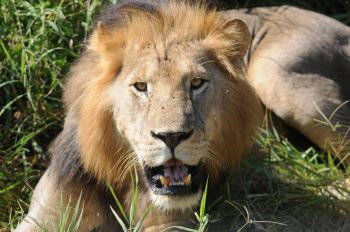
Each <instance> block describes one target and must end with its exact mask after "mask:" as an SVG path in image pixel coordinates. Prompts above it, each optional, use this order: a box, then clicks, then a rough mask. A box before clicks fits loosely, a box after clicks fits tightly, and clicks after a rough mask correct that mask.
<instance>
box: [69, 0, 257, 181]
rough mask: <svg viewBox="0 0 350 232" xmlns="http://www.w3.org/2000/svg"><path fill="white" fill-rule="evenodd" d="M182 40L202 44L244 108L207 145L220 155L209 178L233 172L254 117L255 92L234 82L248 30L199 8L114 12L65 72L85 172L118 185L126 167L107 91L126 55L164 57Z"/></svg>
mask: <svg viewBox="0 0 350 232" xmlns="http://www.w3.org/2000/svg"><path fill="white" fill-rule="evenodd" d="M188 41H198V43H201V44H202V45H203V48H204V49H205V50H206V51H207V54H208V56H210V57H211V58H212V59H215V60H216V61H217V64H218V65H219V66H220V67H221V68H222V70H224V71H225V72H226V73H228V75H230V76H232V77H233V78H232V81H233V82H234V83H235V87H233V88H235V89H233V90H234V91H233V94H234V96H235V97H237V98H239V99H241V101H239V102H238V103H239V104H242V105H237V101H235V102H232V103H231V102H228V114H227V118H226V120H225V121H223V122H222V130H223V132H222V133H221V135H222V136H221V138H218V141H220V142H214V143H213V144H214V146H215V147H214V148H213V150H215V152H214V153H216V154H220V156H218V155H217V156H218V157H217V158H218V159H217V161H218V162H216V163H212V164H209V166H208V170H209V172H210V175H212V176H213V178H214V176H216V174H217V172H218V169H219V168H221V170H222V168H224V169H232V168H233V167H234V166H236V165H237V163H238V162H239V160H240V159H241V155H242V153H243V151H244V150H245V149H246V148H247V146H248V144H249V142H250V140H251V136H252V135H253V134H254V131H255V130H256V127H257V125H258V122H259V117H260V105H258V100H257V97H256V95H255V94H254V91H253V90H252V89H251V88H250V86H248V84H247V83H246V82H245V81H244V80H243V78H240V77H241V75H242V74H241V67H240V62H241V59H242V57H243V56H244V54H245V52H246V50H247V48H248V46H249V43H250V34H249V31H248V29H247V27H246V26H245V25H244V23H243V22H241V21H240V20H232V21H228V22H225V21H224V19H222V18H221V17H220V15H219V14H218V13H217V12H216V11H215V10H209V9H208V8H207V7H205V6H204V5H203V4H198V3H191V4H190V3H185V2H182V1H180V2H179V1H169V2H168V3H167V4H165V3H159V4H155V3H140V2H137V1H136V2H129V3H125V4H121V5H118V6H115V7H112V8H111V9H110V10H109V12H107V14H105V15H104V17H101V18H100V21H99V22H98V23H97V26H96V28H95V30H94V32H93V34H92V36H91V38H90V40H89V43H88V46H87V51H86V52H85V53H84V55H83V56H82V58H81V59H80V60H79V61H78V62H77V64H76V65H75V66H74V67H73V69H72V71H71V75H70V78H69V79H68V82H67V85H66V89H65V93H64V102H65V104H66V107H67V110H68V114H71V115H75V116H74V117H75V119H76V120H77V137H78V143H79V146H80V152H81V154H80V155H81V159H82V163H83V167H84V169H85V171H87V172H88V173H92V174H93V175H94V176H95V177H96V178H97V179H98V180H99V181H104V180H107V181H110V182H113V183H117V184H118V183H119V184H120V182H121V181H122V179H121V176H122V173H123V172H125V169H126V168H127V162H128V160H125V157H126V154H127V153H128V152H131V151H130V147H129V144H127V142H126V141H124V139H123V135H121V134H120V133H119V132H118V131H117V129H116V125H115V122H114V120H113V118H112V115H113V113H112V111H111V108H112V107H111V102H112V100H111V99H110V96H108V95H107V93H106V92H107V91H106V90H107V89H108V87H109V86H110V84H111V83H112V82H113V80H114V79H115V78H116V76H117V74H118V72H119V71H120V70H121V69H122V66H123V64H125V63H127V56H131V55H135V54H133V52H134V51H135V49H136V48H137V49H142V48H146V47H147V46H150V45H154V46H156V48H157V50H158V52H159V54H164V56H166V52H167V48H168V47H169V46H171V45H172V44H177V43H183V42H188ZM130 54H131V55H130ZM256 102H257V103H256ZM255 103H256V104H255ZM246 104H248V105H253V108H249V107H247V106H246ZM237 110H238V111H239V112H236V111H237ZM225 128H227V129H226V130H225ZM232 128H236V130H235V131H232V130H231V129H232ZM228 129H230V131H228ZM228 137H233V140H234V142H232V141H233V140H231V139H230V140H229V141H227V140H228ZM220 166H221V167H220Z"/></svg>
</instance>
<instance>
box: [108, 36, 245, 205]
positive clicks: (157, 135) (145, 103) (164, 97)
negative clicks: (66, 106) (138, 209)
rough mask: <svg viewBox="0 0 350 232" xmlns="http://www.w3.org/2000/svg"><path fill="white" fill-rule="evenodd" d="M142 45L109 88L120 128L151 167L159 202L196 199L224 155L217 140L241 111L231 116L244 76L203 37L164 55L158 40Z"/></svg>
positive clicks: (149, 183)
mask: <svg viewBox="0 0 350 232" xmlns="http://www.w3.org/2000/svg"><path fill="white" fill-rule="evenodd" d="M134 49H137V48H135V47H134ZM134 52H136V53H137V54H139V56H137V57H135V56H130V57H128V56H126V57H125V60H126V63H127V65H124V66H123V69H122V71H121V72H120V73H119V75H118V78H116V80H115V82H114V84H113V86H112V87H111V88H110V89H109V91H110V94H111V96H112V99H113V118H114V120H115V124H116V126H117V130H118V131H119V132H120V133H121V134H122V135H123V136H125V138H126V139H127V141H128V143H129V144H130V145H131V146H132V149H133V151H134V155H135V156H136V157H137V161H138V164H139V165H140V166H141V167H143V169H144V173H143V174H144V176H145V179H146V182H147V186H148V188H150V191H149V192H150V194H151V198H152V200H153V201H154V203H155V204H156V205H158V206H160V207H162V208H166V209H169V208H183V207H184V204H183V203H182V201H186V207H189V206H192V205H195V204H196V203H197V201H198V196H200V194H199V192H200V180H201V179H202V178H201V177H203V175H204V176H205V177H206V176H207V173H205V171H204V168H203V167H204V164H205V163H208V162H209V163H210V162H213V163H215V162H217V157H216V156H219V155H220V154H216V151H215V148H214V147H213V146H212V145H213V143H214V144H215V141H216V140H217V138H222V135H221V132H220V131H222V130H225V128H223V127H224V126H229V125H223V122H224V121H225V117H235V115H234V114H232V115H227V112H229V111H230V110H229V109H228V107H230V106H228V105H227V104H228V103H229V102H232V101H233V104H237V105H238V104H240V103H239V102H236V103H234V101H239V100H240V99H239V98H237V99H231V98H234V95H235V91H236V90H235V87H234V85H237V83H236V84H235V83H233V82H232V80H229V76H228V75H227V73H223V72H222V71H221V70H220V69H219V67H218V65H217V64H216V63H215V61H214V60H212V59H210V58H209V57H208V55H207V54H206V53H205V51H204V49H203V47H201V45H200V44H199V43H196V42H188V43H182V44H177V45H174V46H171V47H169V48H168V49H167V51H166V53H164V52H163V54H162V53H160V49H159V48H157V47H156V45H150V46H147V48H144V49H142V50H139V51H135V50H134ZM231 104H232V103H231ZM236 110H239V109H236ZM232 129H233V130H237V129H238V128H232ZM227 139H228V140H229V139H230V138H227ZM233 155H235V154H233ZM205 177H204V178H205ZM180 195H181V196H180ZM176 196H178V197H176ZM165 198H170V199H172V200H171V201H169V200H168V201H166V200H165Z"/></svg>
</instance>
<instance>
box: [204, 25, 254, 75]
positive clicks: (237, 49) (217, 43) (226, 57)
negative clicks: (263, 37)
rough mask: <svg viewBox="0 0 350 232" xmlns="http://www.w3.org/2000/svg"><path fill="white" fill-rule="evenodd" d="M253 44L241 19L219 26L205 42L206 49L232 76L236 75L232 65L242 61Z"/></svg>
mask: <svg viewBox="0 0 350 232" xmlns="http://www.w3.org/2000/svg"><path fill="white" fill-rule="evenodd" d="M250 42H251V35H250V32H249V30H248V27H247V25H246V24H245V23H244V22H243V21H242V20H240V19H233V20H229V21H226V22H224V23H223V24H221V25H219V26H218V27H217V28H216V29H215V30H214V31H213V32H211V33H210V34H209V35H208V36H207V38H205V40H204V46H205V47H206V49H207V50H208V51H209V52H210V53H211V54H212V55H214V57H216V59H218V61H219V62H220V63H221V64H222V65H223V66H224V67H225V69H227V70H228V71H229V72H230V73H231V74H233V75H235V71H234V67H232V64H235V63H237V61H240V60H241V59H242V58H243V57H244V55H245V54H246V52H247V50H248V48H249V46H250Z"/></svg>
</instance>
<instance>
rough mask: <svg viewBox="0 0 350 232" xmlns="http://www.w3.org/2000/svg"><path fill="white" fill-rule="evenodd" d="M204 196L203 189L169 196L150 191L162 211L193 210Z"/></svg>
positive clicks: (154, 201) (155, 204)
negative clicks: (192, 192)
mask: <svg viewBox="0 0 350 232" xmlns="http://www.w3.org/2000/svg"><path fill="white" fill-rule="evenodd" d="M201 196H202V191H201V190H198V192H197V193H194V194H188V195H182V196H168V195H159V194H154V193H153V192H150V198H151V201H152V203H153V204H154V206H155V207H156V208H158V209H160V210H162V211H166V212H169V211H182V212H184V211H186V210H191V209H193V208H194V207H196V206H197V205H198V204H199V200H200V198H201Z"/></svg>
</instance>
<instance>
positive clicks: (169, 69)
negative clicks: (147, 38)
mask: <svg viewBox="0 0 350 232" xmlns="http://www.w3.org/2000/svg"><path fill="white" fill-rule="evenodd" d="M133 58H134V59H133V60H134V62H130V63H131V65H130V66H131V67H130V69H131V70H130V74H129V75H128V77H129V78H143V80H144V81H151V80H154V79H159V78H172V79H179V78H183V77H186V76H198V75H200V74H203V73H206V68H205V66H204V65H203V64H205V61H206V60H208V58H207V57H206V55H205V52H204V51H202V50H201V47H200V46H199V45H197V44H195V43H184V44H176V45H174V46H171V47H168V48H167V49H164V48H162V47H160V48H159V47H157V46H150V47H148V48H146V49H144V50H143V51H142V52H141V51H140V52H138V53H137V52H136V53H134V54H133ZM130 60H131V59H130Z"/></svg>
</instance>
